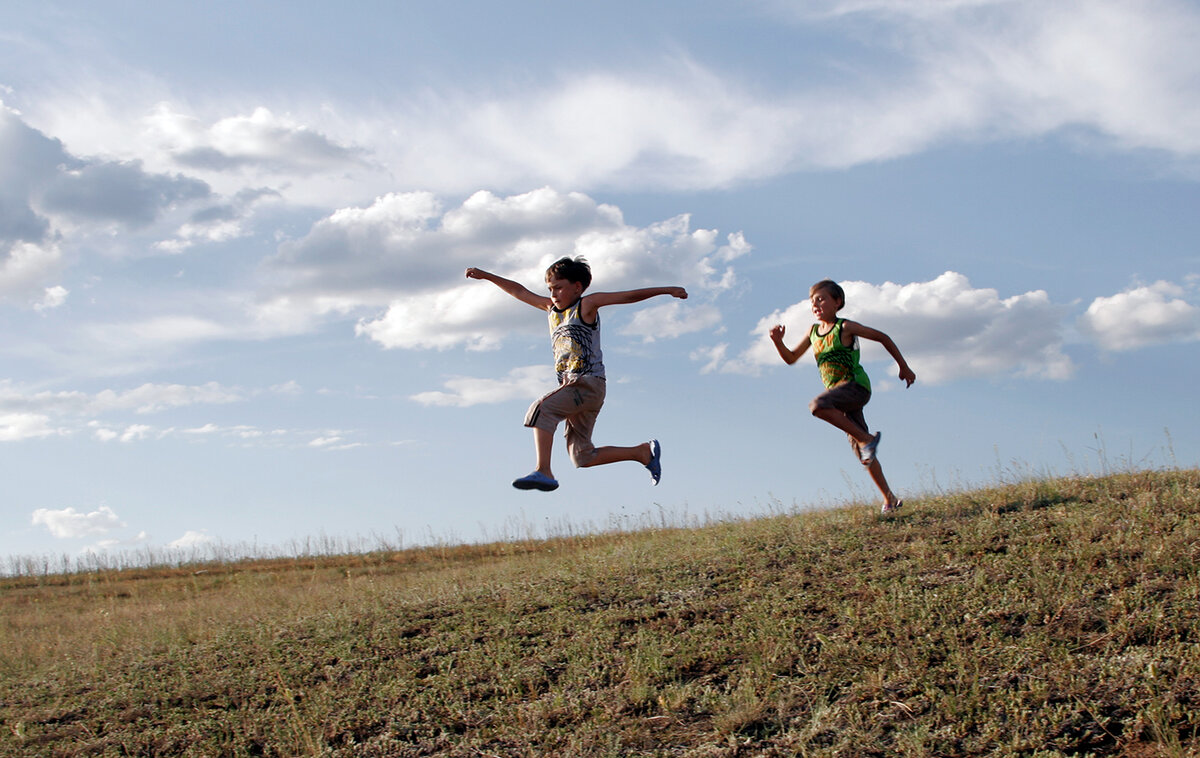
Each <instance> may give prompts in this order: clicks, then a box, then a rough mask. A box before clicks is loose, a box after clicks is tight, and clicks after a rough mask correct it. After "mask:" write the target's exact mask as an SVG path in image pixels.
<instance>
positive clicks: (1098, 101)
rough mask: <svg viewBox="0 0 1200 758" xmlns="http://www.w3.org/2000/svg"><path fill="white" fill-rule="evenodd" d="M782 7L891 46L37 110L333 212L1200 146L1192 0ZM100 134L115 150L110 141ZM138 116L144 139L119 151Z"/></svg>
mask: <svg viewBox="0 0 1200 758" xmlns="http://www.w3.org/2000/svg"><path fill="white" fill-rule="evenodd" d="M764 5H766V6H767V7H769V8H772V9H775V10H776V12H777V13H778V14H779V15H780V16H781V17H783V18H784V19H786V20H787V22H790V23H793V24H795V25H797V26H798V27H800V28H801V29H802V30H803V31H804V32H805V33H814V32H816V33H821V34H827V35H829V36H830V37H832V38H835V39H836V38H840V37H849V38H852V39H854V40H855V41H856V42H858V43H862V44H866V45H868V46H870V47H872V48H873V49H876V50H878V51H879V52H878V54H876V55H873V56H871V57H870V59H868V60H865V61H864V60H856V61H855V62H854V65H853V66H851V65H847V64H846V62H845V61H842V60H839V59H837V58H834V57H832V55H833V54H832V53H830V54H829V55H830V56H831V57H830V58H829V59H828V60H825V61H822V62H823V63H824V64H825V65H823V66H820V67H816V70H815V71H806V72H805V75H804V76H801V77H795V78H790V79H781V80H780V81H786V82H787V84H786V85H775V86H772V87H765V86H763V85H761V84H760V83H757V82H755V83H754V84H753V86H752V85H751V84H748V83H747V82H746V81H743V80H741V79H739V78H738V77H736V76H733V75H730V74H728V73H725V72H723V71H721V70H718V69H715V68H712V67H710V66H707V65H705V63H704V62H702V61H701V60H697V59H694V58H690V57H688V55H687V54H686V53H684V54H676V55H673V56H670V57H664V58H663V59H662V60H661V61H659V62H658V63H657V65H651V66H640V67H638V69H637V71H635V72H627V71H621V70H590V71H589V70H578V71H575V72H573V73H571V74H561V75H558V76H556V77H553V78H550V77H543V78H540V79H539V78H531V81H532V82H533V83H532V84H531V85H530V86H528V87H524V88H521V87H516V86H514V85H513V84H512V82H504V83H499V82H488V81H487V73H486V72H483V73H480V74H479V76H480V78H481V79H482V82H480V83H477V84H474V86H472V85H471V84H464V85H463V87H462V89H461V90H454V89H441V90H439V91H437V93H436V94H434V93H431V92H423V93H412V92H402V93H400V94H398V95H397V96H396V99H395V100H394V101H391V102H388V101H386V100H374V101H372V103H371V104H370V107H369V109H362V110H359V111H356V110H355V107H354V105H353V104H348V103H337V102H329V101H328V100H322V101H320V102H313V103H308V104H305V103H295V102H292V101H290V100H289V101H288V104H287V106H286V107H285V108H280V107H275V106H272V104H271V102H270V98H269V96H266V95H263V96H260V97H261V101H260V103H259V104H258V105H257V106H256V107H254V108H250V109H244V108H239V110H238V111H236V112H232V113H231V112H228V111H224V112H222V110H221V108H222V106H221V105H220V104H219V102H218V103H217V104H214V105H212V106H209V108H208V110H207V112H205V113H203V114H199V113H191V112H187V113H185V112H184V111H185V110H186V109H184V108H182V107H181V106H176V105H173V104H171V103H163V102H159V101H157V100H156V101H154V102H151V103H141V104H136V103H135V104H133V105H122V106H119V107H121V108H129V107H133V108H139V107H140V108H141V110H140V111H137V112H133V113H130V112H127V111H124V110H123V111H120V112H118V111H115V110H114V111H113V112H111V113H108V114H107V119H108V120H110V121H112V122H114V124H124V123H129V122H130V121H138V122H142V123H144V124H145V126H146V131H145V132H143V133H137V132H131V131H130V130H128V129H125V130H121V129H119V128H117V127H116V126H110V127H107V128H102V129H96V128H95V124H94V121H95V120H96V119H104V118H105V117H106V116H105V114H103V113H99V114H92V115H93V118H92V119H90V120H89V121H90V123H88V124H86V125H85V124H80V123H76V122H75V120H73V119H74V114H75V112H76V110H77V109H76V110H72V109H71V108H69V107H66V106H60V107H55V106H53V105H46V106H45V107H43V108H42V109H41V112H42V113H43V116H42V120H41V121H40V122H39V123H45V124H46V128H47V129H48V130H49V133H52V134H55V135H59V136H60V137H62V138H63V139H64V140H66V142H67V143H68V144H71V145H73V146H79V147H76V149H77V150H84V151H86V150H87V149H88V147H89V146H90V147H94V148H95V150H96V151H101V150H105V149H107V150H110V151H113V152H117V153H119V154H120V155H121V156H122V157H123V159H125V160H129V159H133V158H136V159H140V160H142V161H143V162H144V164H145V165H146V166H149V167H152V168H153V170H154V171H156V172H167V171H168V170H171V171H179V170H183V171H185V172H192V173H195V174H199V175H202V176H204V178H205V179H206V180H207V181H209V182H212V183H214V186H217V185H219V186H220V187H221V189H222V191H223V192H226V193H228V194H234V193H235V192H236V191H237V189H243V188H244V185H241V186H239V185H238V184H237V183H236V180H237V179H240V180H244V181H248V180H250V179H251V178H253V179H254V181H256V182H265V183H266V184H268V185H269V186H270V187H271V188H272V189H274V190H276V191H279V192H281V193H283V194H285V195H286V196H287V197H288V198H289V200H291V201H292V202H307V203H318V204H321V205H325V206H332V205H334V204H337V203H346V202H347V198H350V202H352V203H363V202H367V201H368V200H369V199H370V198H372V197H376V196H381V195H384V194H387V193H389V192H398V191H412V190H422V191H425V190H428V191H432V192H436V193H449V194H462V193H468V192H471V191H474V190H475V189H477V188H479V187H493V188H500V189H503V190H505V191H520V190H522V189H524V188H527V187H530V186H539V185H546V184H549V185H551V186H558V187H572V188H578V189H581V190H585V191H593V192H594V191H599V190H605V189H608V188H613V187H619V188H622V189H661V190H672V191H693V190H703V189H714V188H728V187H731V186H735V185H738V184H742V183H745V182H751V181H757V180H760V179H763V178H768V177H773V176H778V175H781V174H785V173H789V172H794V171H797V170H805V169H811V168H813V167H821V168H847V167H852V166H856V165H861V164H864V163H871V162H876V161H881V160H889V159H894V158H898V157H902V156H906V155H912V154H914V153H917V152H919V151H922V150H925V149H927V148H929V147H930V146H932V145H935V144H939V143H944V142H978V141H991V140H996V139H1012V138H1018V139H1027V138H1039V137H1043V136H1046V135H1053V134H1061V133H1070V134H1072V135H1075V136H1078V137H1085V138H1087V139H1088V140H1089V141H1091V142H1093V143H1096V144H1107V145H1109V146H1115V147H1118V148H1120V149H1123V150H1128V149H1150V150H1160V151H1165V152H1167V153H1171V154H1173V155H1175V156H1179V157H1183V158H1185V159H1195V158H1196V157H1197V156H1198V154H1200V58H1198V57H1197V56H1195V55H1194V54H1193V53H1192V48H1193V46H1194V40H1195V39H1196V38H1197V36H1200V10H1198V9H1197V8H1196V6H1195V5H1194V4H1191V3H1186V2H1178V1H1176V0H1151V1H1149V2H1140V3H1131V2H1126V1H1124V0H1086V1H1084V0H1076V1H1073V2H1057V3H1046V2H1035V1H1033V0H988V1H982V0H981V1H979V2H954V3H944V2H892V1H887V2H883V1H879V2H826V3H802V4H796V3H788V4H784V3H765V4H764ZM818 72H820V73H818ZM479 91H486V92H489V93H492V94H489V96H487V97H480V96H478V92H479ZM159 94H160V93H159V92H158V90H155V91H154V93H153V94H152V95H148V97H149V96H153V97H156V98H158V97H159ZM114 99H115V98H114ZM123 100H124V101H127V100H128V98H124V99H123ZM113 107H114V108H117V107H118V106H116V105H114V106H113ZM247 110H248V111H249V115H247ZM277 111H278V112H277ZM279 112H286V115H279ZM89 130H90V131H96V132H99V133H102V134H104V135H106V136H105V140H106V143H105V144H104V145H101V144H97V143H94V142H93V141H92V140H91V139H89ZM122 131H124V133H125V134H127V135H128V137H127V138H128V139H130V140H131V141H130V142H129V144H126V145H122V146H120V148H119V149H116V148H113V147H112V146H111V144H110V143H111V140H112V139H113V135H119V134H121V133H122ZM231 180H234V181H232V183H231Z"/></svg>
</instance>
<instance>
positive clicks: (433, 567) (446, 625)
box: [0, 470, 1200, 756]
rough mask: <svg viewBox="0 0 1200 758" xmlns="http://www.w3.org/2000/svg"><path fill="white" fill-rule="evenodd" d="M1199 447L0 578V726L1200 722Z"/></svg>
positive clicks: (851, 746) (684, 733)
mask: <svg viewBox="0 0 1200 758" xmlns="http://www.w3.org/2000/svg"><path fill="white" fill-rule="evenodd" d="M1198 566H1200V472H1198V471H1195V470H1192V471H1168V472H1135V473H1128V474H1122V475H1117V476H1112V477H1105V478H1100V479H1090V478H1089V479H1060V480H1045V481H1027V482H1021V483H1017V484H1013V485H1009V486H1004V487H997V488H995V489H990V490H984V491H974V492H968V493H961V494H954V495H946V496H939V497H930V498H926V499H924V500H914V501H909V503H908V505H907V506H906V507H905V510H904V511H903V512H902V513H901V514H900V515H898V516H894V517H886V518H885V517H881V516H879V515H878V514H877V513H876V512H875V510H874V508H867V507H865V506H864V507H850V508H842V509H838V510H834V511H822V512H812V513H803V514H798V515H790V516H780V517H774V518H765V519H758V520H754V521H747V522H739V523H727V524H719V525H715V526H708V527H704V528H699V529H687V530H683V529H679V530H673V529H661V530H648V531H643V532H638V533H632V534H612V535H598V536H580V537H574V538H564V539H559V540H553V541H526V542H520V543H506V544H494V545H486V546H464V547H458V548H439V549H423V550H409V551H402V552H388V553H377V554H372V555H362V556H348V557H344V558H332V557H323V558H313V559H304V560H300V559H296V560H287V561H271V562H266V561H264V562H258V563H238V564H227V565H206V566H195V567H189V568H186V569H182V568H173V569H161V570H149V569H147V570H139V571H123V572H111V573H93V574H75V575H67V576H45V577H21V578H13V579H8V580H0V582H2V584H0V587H2V589H0V614H2V616H0V755H3V756H39V755H47V756H50V755H54V756H92V755H139V756H149V755H194V756H296V755H313V756H316V755H322V756H325V755H328V756H422V755H448V756H488V755H496V756H535V755H536V756H541V755H563V756H572V755H579V756H583V755H586V756H593V755H599V756H604V755H610V756H629V755H679V756H685V755H686V756H735V755H745V756H750V755H754V756H794V755H808V756H858V755H866V756H870V755H878V756H884V755H911V756H921V755H931V756H974V755H1028V756H1054V755H1075V756H1077V755H1132V756H1184V755H1194V754H1197V751H1200V568H1198Z"/></svg>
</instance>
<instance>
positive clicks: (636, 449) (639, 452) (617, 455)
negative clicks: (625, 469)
mask: <svg viewBox="0 0 1200 758" xmlns="http://www.w3.org/2000/svg"><path fill="white" fill-rule="evenodd" d="M618 461H637V462H638V463H640V464H642V465H643V466H645V465H646V464H648V463H650V443H649V442H643V443H642V444H640V445H634V446H633V447H614V446H613V445H607V446H605V447H598V448H596V452H595V454H594V455H593V456H592V459H591V460H589V461H588V462H587V463H585V464H583V466H582V467H583V468H588V467H590V466H603V465H604V464H606V463H617V462H618Z"/></svg>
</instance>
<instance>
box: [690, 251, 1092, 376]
mask: <svg viewBox="0 0 1200 758" xmlns="http://www.w3.org/2000/svg"><path fill="white" fill-rule="evenodd" d="M840 284H841V285H842V288H843V289H844V290H845V292H846V307H845V308H844V309H843V310H842V311H841V313H840V315H841V316H843V317H845V318H848V319H850V320H852V321H858V322H859V323H863V324H866V325H867V326H872V327H875V328H877V329H880V330H881V331H883V332H885V333H887V334H888V335H889V336H891V337H892V339H893V340H894V341H895V342H896V344H897V345H898V346H899V347H900V350H901V352H903V353H904V357H905V359H906V360H907V361H908V363H909V365H910V366H911V367H912V368H913V370H914V371H916V372H917V376H918V378H919V379H920V380H922V381H925V382H933V383H936V382H945V381H950V380H954V379H962V378H968V377H981V376H1005V375H1017V376H1026V377H1034V378H1042V379H1066V378H1068V377H1070V376H1071V374H1072V373H1073V371H1074V364H1073V363H1072V362H1071V359H1070V358H1069V357H1068V356H1067V355H1066V354H1065V353H1063V351H1062V347H1063V337H1062V325H1061V322H1062V319H1063V316H1064V315H1065V308H1064V307H1063V306H1060V305H1056V304H1055V303H1053V302H1051V301H1050V298H1049V295H1047V293H1046V292H1045V291H1043V290H1034V291H1031V292H1025V293H1023V294H1020V295H1013V296H1010V297H1003V298H1002V297H1001V296H1000V294H999V293H998V292H997V291H996V290H994V289H990V288H976V287H973V286H971V283H970V281H968V279H967V277H965V276H963V275H962V274H959V273H955V272H953V271H947V272H946V273H944V274H942V275H941V276H939V277H937V278H936V279H933V280H931V281H928V282H913V283H910V284H893V283H892V282H886V283H884V284H880V285H875V284H871V283H869V282H859V281H851V282H840ZM814 322H815V318H814V317H813V315H812V311H811V310H810V305H809V301H808V300H804V301H801V302H799V303H796V304H794V305H791V306H789V307H787V308H785V309H783V310H780V311H775V312H774V313H771V314H770V315H768V316H765V317H763V318H762V319H761V320H759V322H758V324H757V326H756V327H755V328H754V331H753V332H751V334H752V335H753V336H754V337H755V338H756V339H755V340H754V342H753V343H752V344H751V346H750V347H748V348H746V349H745V350H744V351H743V352H742V354H741V355H739V356H738V357H736V358H734V359H732V360H728V361H725V362H724V363H722V364H720V370H721V371H724V372H732V373H748V374H757V373H759V372H760V371H761V370H762V369H763V367H765V366H774V365H783V364H782V363H781V362H780V360H779V354H778V353H777V352H776V350H775V347H774V345H772V344H771V342H770V340H769V339H768V338H767V336H766V335H767V332H768V331H769V330H770V328H771V327H772V326H774V325H775V324H783V325H784V326H785V327H786V328H787V329H788V331H787V333H786V336H785V340H784V341H785V342H786V343H787V344H788V345H793V344H795V343H798V342H800V340H802V339H803V338H804V336H805V334H807V332H808V328H809V326H811V324H813V323H814ZM862 347H863V361H864V363H868V362H870V363H887V362H891V357H890V356H888V355H887V353H886V352H885V351H884V350H883V349H882V348H881V347H879V346H878V345H876V344H875V343H873V342H870V341H866V340H864V341H863V344H862ZM694 357H695V358H696V359H697V360H708V361H709V363H708V364H707V367H708V368H709V369H710V370H711V369H713V368H714V366H713V359H714V357H715V358H719V357H720V353H719V352H716V353H710V354H708V355H698V356H694ZM892 367H894V364H893V365H892V366H889V367H888V369H887V372H888V373H889V374H891V373H893V371H892ZM878 375H879V374H878V372H877V373H876V376H878Z"/></svg>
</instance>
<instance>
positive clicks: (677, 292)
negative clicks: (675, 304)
mask: <svg viewBox="0 0 1200 758" xmlns="http://www.w3.org/2000/svg"><path fill="white" fill-rule="evenodd" d="M667 294H668V295H670V296H671V297H677V298H679V299H680V300H687V290H685V289H684V288H683V287H668V288H667Z"/></svg>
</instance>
